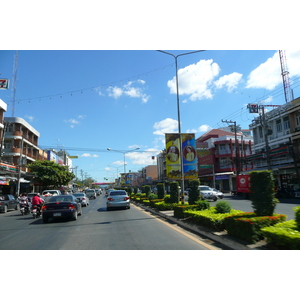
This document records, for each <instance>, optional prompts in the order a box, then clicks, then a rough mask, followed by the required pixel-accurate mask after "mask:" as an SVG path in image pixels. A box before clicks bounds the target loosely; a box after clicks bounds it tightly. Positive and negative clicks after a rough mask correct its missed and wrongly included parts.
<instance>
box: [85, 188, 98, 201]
mask: <svg viewBox="0 0 300 300" xmlns="http://www.w3.org/2000/svg"><path fill="white" fill-rule="evenodd" d="M85 194H86V196H87V197H88V198H89V199H96V197H97V194H96V191H95V190H94V189H88V190H85Z"/></svg>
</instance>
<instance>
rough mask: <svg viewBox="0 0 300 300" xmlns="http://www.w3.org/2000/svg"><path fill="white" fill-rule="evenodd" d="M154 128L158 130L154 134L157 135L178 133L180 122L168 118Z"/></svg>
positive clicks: (157, 123)
mask: <svg viewBox="0 0 300 300" xmlns="http://www.w3.org/2000/svg"><path fill="white" fill-rule="evenodd" d="M153 128H154V129H156V131H154V132H153V134H156V135H164V134H165V133H173V132H178V121H176V120H174V119H171V118H167V119H165V120H162V121H160V122H156V123H155V124H154V125H153Z"/></svg>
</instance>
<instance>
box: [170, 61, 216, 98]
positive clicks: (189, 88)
mask: <svg viewBox="0 0 300 300" xmlns="http://www.w3.org/2000/svg"><path fill="white" fill-rule="evenodd" d="M219 73H220V67H219V66H218V64H217V63H214V62H213V60H212V59H210V60H200V61H199V62H197V63H196V64H191V65H189V66H187V67H185V68H183V69H179V70H178V87H179V94H180V95H189V100H192V101H195V100H201V99H211V98H212V92H211V86H212V82H213V80H214V78H215V77H216V76H217V75H218V74H219ZM167 85H168V87H169V88H170V93H172V94H176V77H175V76H174V77H173V79H172V80H169V81H168V83H167ZM185 102H186V101H185Z"/></svg>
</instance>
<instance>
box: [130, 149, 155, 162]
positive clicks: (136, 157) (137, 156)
mask: <svg viewBox="0 0 300 300" xmlns="http://www.w3.org/2000/svg"><path fill="white" fill-rule="evenodd" d="M159 152H160V150H158V149H156V148H148V149H146V150H145V151H144V152H129V153H127V154H126V157H128V158H129V159H131V160H132V163H133V164H135V165H144V166H145V165H146V166H147V165H152V164H153V163H156V155H157V154H158V153H159ZM152 156H154V157H155V158H154V160H153V159H152Z"/></svg>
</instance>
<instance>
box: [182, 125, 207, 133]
mask: <svg viewBox="0 0 300 300" xmlns="http://www.w3.org/2000/svg"><path fill="white" fill-rule="evenodd" d="M211 129H212V127H210V126H209V125H201V126H199V127H198V128H197V129H188V130H187V131H186V132H187V133H197V132H207V131H209V130H211Z"/></svg>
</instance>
